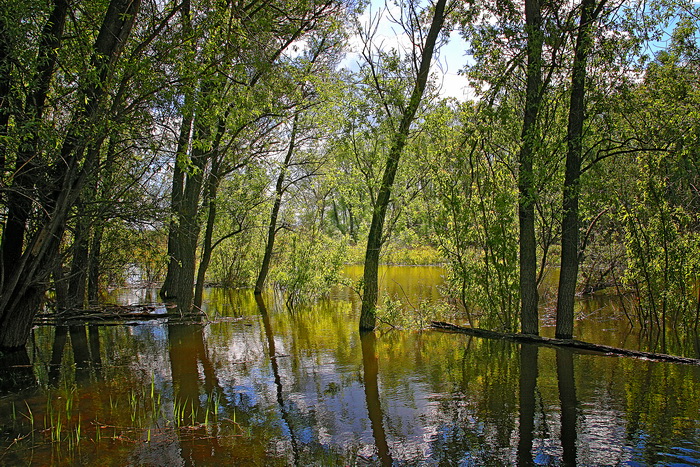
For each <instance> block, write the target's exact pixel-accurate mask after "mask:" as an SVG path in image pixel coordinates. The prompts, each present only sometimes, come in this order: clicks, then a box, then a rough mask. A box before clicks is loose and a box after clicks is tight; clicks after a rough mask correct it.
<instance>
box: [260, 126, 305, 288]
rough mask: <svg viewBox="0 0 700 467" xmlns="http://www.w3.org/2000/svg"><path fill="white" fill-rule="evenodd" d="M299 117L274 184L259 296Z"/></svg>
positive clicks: (270, 252)
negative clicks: (273, 199)
mask: <svg viewBox="0 0 700 467" xmlns="http://www.w3.org/2000/svg"><path fill="white" fill-rule="evenodd" d="M298 120H299V117H298V115H297V114H295V115H294V121H293V122H292V133H291V135H290V136H289V147H288V148H287V154H286V155H285V156H284V162H283V163H282V167H281V168H280V173H279V175H278V176H277V183H276V184H275V201H274V203H273V204H272V212H270V224H269V225H268V228H267V242H266V243H265V254H264V255H263V261H262V265H261V266H260V273H259V274H258V278H257V280H256V281H255V294H256V295H259V294H261V293H262V291H263V288H264V287H265V280H266V279H267V274H268V272H269V271H270V262H271V261H272V250H273V249H274V247H275V235H276V234H277V216H278V215H279V211H280V207H281V206H282V195H284V180H285V177H286V175H287V169H288V168H289V163H290V162H291V160H292V156H293V155H294V146H295V143H296V135H297V122H298Z"/></svg>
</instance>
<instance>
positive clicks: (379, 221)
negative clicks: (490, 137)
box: [360, 0, 449, 331]
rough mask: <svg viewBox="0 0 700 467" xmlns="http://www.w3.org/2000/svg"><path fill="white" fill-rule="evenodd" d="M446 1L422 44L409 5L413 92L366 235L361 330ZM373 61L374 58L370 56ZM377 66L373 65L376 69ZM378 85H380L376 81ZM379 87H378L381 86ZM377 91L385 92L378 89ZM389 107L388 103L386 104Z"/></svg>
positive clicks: (370, 323)
mask: <svg viewBox="0 0 700 467" xmlns="http://www.w3.org/2000/svg"><path fill="white" fill-rule="evenodd" d="M446 4H447V0H437V1H436V2H435V3H434V5H431V7H430V8H431V9H432V11H433V16H432V20H431V22H430V28H429V29H428V33H427V35H426V36H425V39H424V41H422V43H421V42H420V40H421V39H422V37H423V31H422V29H421V28H420V25H419V24H417V22H416V21H415V19H416V18H417V17H418V15H417V12H416V4H415V3H414V2H409V4H408V6H407V8H408V9H409V16H410V20H409V22H408V23H407V24H405V26H404V29H405V32H406V33H407V34H409V36H410V37H411V38H412V44H413V50H412V55H413V60H414V70H415V77H414V79H415V81H414V84H413V90H412V91H411V94H410V97H409V100H408V102H407V104H406V105H405V107H404V106H402V107H403V111H402V112H401V113H400V115H399V116H398V120H399V123H398V126H397V127H396V129H395V132H394V134H393V136H392V138H391V143H390V148H389V153H388V156H387V160H386V165H385V167H384V174H383V176H382V182H381V185H380V187H379V192H378V194H377V201H376V203H375V206H374V210H373V212H372V223H371V225H370V229H369V234H368V236H367V250H366V253H365V269H364V276H363V295H362V309H361V312H360V330H361V331H365V330H373V329H374V327H375V324H376V307H377V296H378V291H379V286H378V274H379V253H380V250H381V246H382V238H383V233H384V219H385V217H386V211H387V207H388V206H389V202H390V200H391V189H392V186H393V184H394V178H395V177H396V172H397V170H398V168H399V160H400V158H401V153H402V152H403V149H404V147H405V146H406V143H407V141H408V137H409V132H410V130H411V125H412V124H413V120H414V118H415V116H416V112H417V111H418V107H419V105H420V103H421V100H422V98H423V92H424V91H425V88H426V85H427V82H428V74H429V72H430V64H431V62H432V58H433V53H434V52H435V48H436V45H437V42H438V37H439V35H440V31H442V27H443V24H444V22H445V18H446V16H447V15H448V13H449V8H446ZM369 58H370V59H371V57H369ZM373 65H374V64H371V66H373ZM377 84H379V83H378V82H377ZM378 87H379V86H378ZM377 91H378V92H380V93H381V92H382V89H381V88H379V89H378V90H377ZM385 105H388V102H385Z"/></svg>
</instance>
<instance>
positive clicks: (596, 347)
mask: <svg viewBox="0 0 700 467" xmlns="http://www.w3.org/2000/svg"><path fill="white" fill-rule="evenodd" d="M431 327H432V328H433V329H438V330H441V331H447V332H459V333H462V334H468V335H470V336H476V337H484V338H487V339H504V340H509V341H515V342H525V343H528V344H540V345H549V346H554V347H566V348H571V349H577V350H585V351H589V352H597V353H601V354H604V355H619V356H622V357H633V358H640V359H644V360H653V361H659V362H671V363H684V364H686V365H697V366H700V359H697V358H688V357H679V356H676V355H667V354H662V353H653V352H643V351H640V350H629V349H621V348H619V347H611V346H609V345H600V344H591V343H589V342H583V341H578V340H575V339H554V338H551V337H541V336H535V335H529V334H514V333H507V332H497V331H489V330H486V329H479V328H468V327H464V326H458V325H456V324H451V323H445V322H442V321H433V322H432V325H431Z"/></svg>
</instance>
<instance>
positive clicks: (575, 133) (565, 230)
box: [555, 0, 606, 339]
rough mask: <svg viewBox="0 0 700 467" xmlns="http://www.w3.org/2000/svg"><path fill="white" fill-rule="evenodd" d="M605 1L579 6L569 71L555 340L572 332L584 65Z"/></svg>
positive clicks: (569, 336) (590, 0)
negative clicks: (569, 85) (572, 58)
mask: <svg viewBox="0 0 700 467" xmlns="http://www.w3.org/2000/svg"><path fill="white" fill-rule="evenodd" d="M605 3H606V0H601V1H600V2H598V3H597V4H596V2H595V0H583V1H582V2H581V19H580V20H579V26H578V34H577V37H576V47H575V49H574V62H573V65H572V70H571V91H570V93H571V94H570V100H569V119H568V129H567V135H566V143H567V153H566V174H565V178H564V196H563V211H562V215H563V219H562V233H561V267H560V273H559V289H558V293H557V324H556V331H555V332H556V337H557V338H560V339H571V337H572V335H573V331H574V296H575V294H576V283H577V280H578V266H579V193H580V189H581V188H580V177H581V159H582V156H583V123H584V118H585V117H584V110H585V103H584V97H585V90H586V61H587V58H588V54H589V51H590V48H591V41H592V33H593V30H594V29H593V28H594V22H595V21H596V18H597V17H598V15H599V14H600V12H601V10H602V9H603V8H604V6H605Z"/></svg>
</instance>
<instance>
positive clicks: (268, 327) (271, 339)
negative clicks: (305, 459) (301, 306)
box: [255, 294, 299, 465]
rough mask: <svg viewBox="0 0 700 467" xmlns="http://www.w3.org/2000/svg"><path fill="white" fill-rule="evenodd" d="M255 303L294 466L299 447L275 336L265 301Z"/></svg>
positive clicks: (259, 297)
mask: <svg viewBox="0 0 700 467" xmlns="http://www.w3.org/2000/svg"><path fill="white" fill-rule="evenodd" d="M255 302H256V303H257V305H258V310H259V311H260V317H261V318H262V320H263V327H264V328H265V338H266V339H267V347H268V353H269V355H270V366H271V367H272V374H273V375H274V378H275V390H276V391H277V404H278V405H279V408H280V413H281V415H282V420H283V421H284V424H285V427H286V429H287V431H288V432H289V437H290V439H291V442H292V453H293V455H294V465H299V446H298V444H297V438H296V434H295V433H294V428H293V426H292V422H291V418H290V416H289V412H288V411H287V408H286V405H285V403H284V392H283V388H282V378H281V377H280V370H279V365H278V364H277V357H278V355H277V352H276V351H275V336H274V334H273V333H272V324H270V315H269V314H268V313H267V307H266V306H265V301H264V299H263V297H262V295H260V294H256V295H255Z"/></svg>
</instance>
